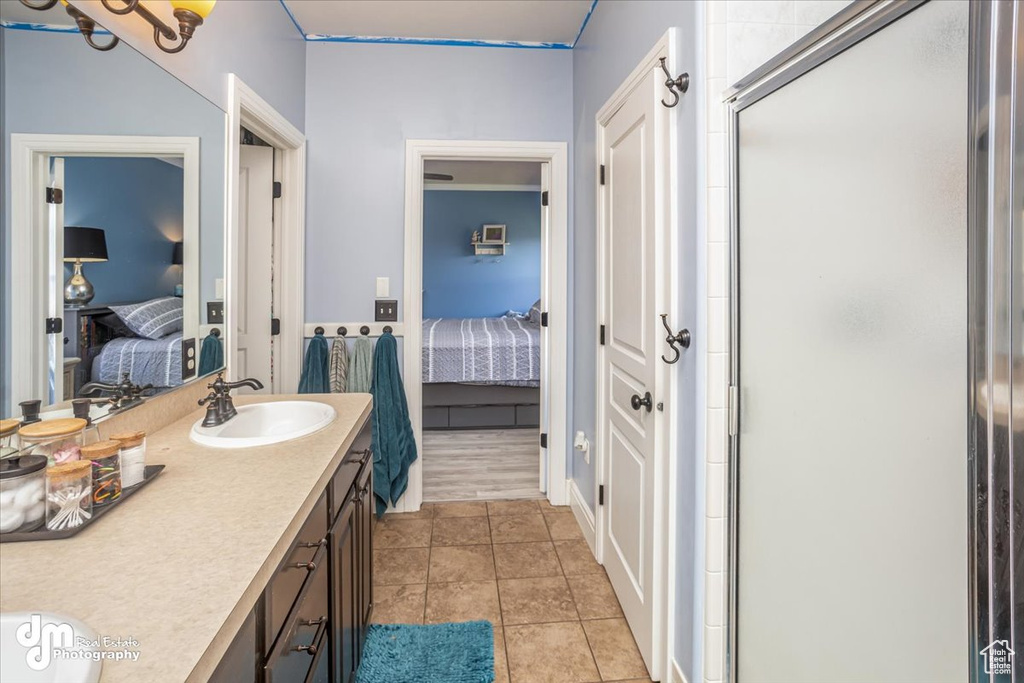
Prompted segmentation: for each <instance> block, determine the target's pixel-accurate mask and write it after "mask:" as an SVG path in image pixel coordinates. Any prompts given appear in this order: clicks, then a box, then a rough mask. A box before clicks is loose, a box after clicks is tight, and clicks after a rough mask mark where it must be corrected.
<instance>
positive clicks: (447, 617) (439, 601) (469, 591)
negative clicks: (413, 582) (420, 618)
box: [424, 581, 501, 625]
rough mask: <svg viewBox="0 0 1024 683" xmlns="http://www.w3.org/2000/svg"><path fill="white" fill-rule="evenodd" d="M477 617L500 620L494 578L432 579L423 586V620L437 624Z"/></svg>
mask: <svg viewBox="0 0 1024 683" xmlns="http://www.w3.org/2000/svg"><path fill="white" fill-rule="evenodd" d="M479 619H483V620H486V621H489V622H491V623H492V624H494V625H500V624H501V609H500V607H499V606H498V586H497V584H496V583H495V582H494V581H460V582H457V583H432V584H430V585H428V586H427V612H426V617H425V619H424V622H425V623H427V624H441V623H445V622H449V621H476V620H479Z"/></svg>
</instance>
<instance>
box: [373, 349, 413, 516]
mask: <svg viewBox="0 0 1024 683" xmlns="http://www.w3.org/2000/svg"><path fill="white" fill-rule="evenodd" d="M370 393H371V394H373V418H372V421H373V441H372V446H371V448H372V449H373V493H374V496H375V497H376V499H377V516H378V517H381V516H383V514H384V511H385V510H387V509H388V503H389V502H390V503H391V504H394V503H397V502H398V499H399V498H401V497H402V494H403V493H405V487H406V486H407V485H408V484H409V466H410V465H412V464H413V462H415V461H416V437H415V436H414V435H413V433H412V422H410V421H409V404H408V403H407V402H406V399H405V387H404V386H403V385H402V376H401V375H400V374H399V372H398V343H397V342H396V341H395V337H394V335H393V334H391V333H390V332H385V333H384V334H382V335H381V337H380V339H379V340H377V354H376V358H374V360H373V386H372V387H371V389H370Z"/></svg>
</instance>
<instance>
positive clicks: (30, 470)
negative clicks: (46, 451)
mask: <svg viewBox="0 0 1024 683" xmlns="http://www.w3.org/2000/svg"><path fill="white" fill-rule="evenodd" d="M45 493H46V456H43V455H22V456H17V457H12V458H4V459H2V460H0V533H3V534H6V533H10V532H13V531H18V532H22V531H33V530H35V529H38V528H39V527H40V526H42V524H43V518H44V516H45V513H46V503H45V502H44V500H43V496H44V495H45Z"/></svg>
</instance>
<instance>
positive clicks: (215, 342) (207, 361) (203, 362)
mask: <svg viewBox="0 0 1024 683" xmlns="http://www.w3.org/2000/svg"><path fill="white" fill-rule="evenodd" d="M222 367H224V344H222V343H221V341H220V337H218V336H216V335H212V334H208V335H206V338H205V339H203V345H202V346H201V347H200V348H199V376H200V377H202V376H204V375H209V374H210V373H211V372H213V371H215V370H220V369H221V368H222Z"/></svg>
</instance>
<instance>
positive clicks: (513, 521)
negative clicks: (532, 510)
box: [491, 514, 550, 543]
mask: <svg viewBox="0 0 1024 683" xmlns="http://www.w3.org/2000/svg"><path fill="white" fill-rule="evenodd" d="M548 539H550V536H549V535H548V527H547V525H546V524H544V515H541V514H536V515H510V516H507V517H493V518H491V542H492V543H528V542H531V541H547V540H548Z"/></svg>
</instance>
